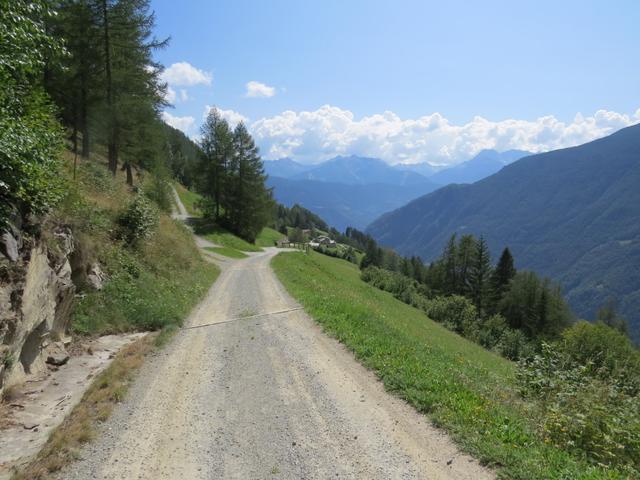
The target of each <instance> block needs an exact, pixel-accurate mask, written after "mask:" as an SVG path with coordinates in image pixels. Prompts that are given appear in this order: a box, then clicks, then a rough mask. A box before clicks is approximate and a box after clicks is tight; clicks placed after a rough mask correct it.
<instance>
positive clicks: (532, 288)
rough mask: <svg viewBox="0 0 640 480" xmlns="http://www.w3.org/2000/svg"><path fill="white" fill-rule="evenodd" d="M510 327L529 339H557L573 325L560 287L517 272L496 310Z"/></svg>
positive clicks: (532, 275) (547, 280)
mask: <svg viewBox="0 0 640 480" xmlns="http://www.w3.org/2000/svg"><path fill="white" fill-rule="evenodd" d="M498 310H499V311H500V313H501V314H502V315H503V316H504V317H505V318H506V319H507V321H508V322H509V326H510V327H511V328H515V329H518V330H522V331H523V332H524V333H525V334H526V335H527V336H528V337H529V338H536V337H543V338H553V337H556V336H557V335H558V334H559V333H560V332H561V331H562V330H564V329H565V328H566V327H568V326H569V325H570V324H571V323H572V321H573V315H572V314H571V311H570V310H569V308H568V306H567V304H566V303H565V301H564V299H563V298H562V294H561V292H560V287H558V286H557V285H554V284H553V283H552V282H551V281H550V280H549V279H542V280H541V279H540V278H539V277H538V276H537V275H536V274H535V273H533V272H525V271H521V272H518V273H517V274H516V275H515V277H514V278H513V280H512V282H511V285H510V287H509V290H508V291H507V292H506V293H505V295H504V298H503V299H502V301H501V302H500V305H499V306H498Z"/></svg>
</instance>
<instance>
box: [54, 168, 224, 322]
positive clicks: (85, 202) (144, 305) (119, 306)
mask: <svg viewBox="0 0 640 480" xmlns="http://www.w3.org/2000/svg"><path fill="white" fill-rule="evenodd" d="M100 163H101V159H100V158H98V157H96V158H94V159H92V160H91V161H89V162H82V163H81V165H80V168H79V170H78V182H77V184H76V185H75V186H74V183H73V182H71V184H70V192H71V193H70V194H69V196H68V198H67V199H66V200H65V202H64V204H63V205H62V206H61V208H60V209H59V210H58V211H57V212H56V213H55V215H54V217H55V218H54V220H53V221H57V222H63V223H67V224H71V225H72V228H73V230H74V232H76V235H78V237H79V240H80V250H81V251H82V255H83V256H85V257H87V258H88V259H93V260H97V261H99V262H100V264H101V265H102V267H103V269H105V271H106V273H107V274H108V276H109V281H108V282H107V283H106V286H105V287H104V289H103V290H101V291H94V290H90V289H86V290H85V291H83V292H82V293H83V294H84V296H83V298H81V299H80V300H79V301H78V302H77V304H76V307H75V309H74V313H73V320H72V328H73V330H74V331H76V332H77V333H82V334H103V333H113V332H122V331H129V330H146V329H158V328H162V327H165V326H168V325H172V324H179V323H181V321H182V319H183V318H184V317H185V316H186V315H187V314H188V313H189V311H190V310H191V309H192V308H193V306H194V305H195V304H196V303H197V302H198V301H199V300H200V299H201V298H202V296H203V295H204V293H205V292H206V291H207V290H208V288H209V286H210V285H211V284H212V283H213V281H214V280H215V278H216V277H217V275H218V273H219V270H218V268H217V267H216V266H214V265H212V264H210V263H207V262H206V261H204V260H203V258H202V256H201V254H200V252H199V250H198V248H197V247H196V245H195V243H194V241H193V237H192V235H191V233H190V232H189V230H188V229H187V228H186V227H184V226H183V225H182V224H180V223H178V222H176V221H174V220H172V219H171V218H169V217H168V216H167V215H165V214H162V215H161V217H160V223H159V226H158V229H157V230H156V232H155V233H154V235H153V236H152V237H151V238H150V239H149V240H148V241H146V242H145V243H144V245H143V246H142V247H141V248H139V249H132V248H128V247H125V246H123V245H122V244H121V243H120V242H118V241H116V240H114V235H113V232H114V231H115V230H116V228H117V226H116V218H117V216H118V213H119V212H120V211H121V209H122V208H123V207H124V206H126V204H127V203H128V202H129V201H130V199H131V198H132V194H131V193H130V191H129V189H128V188H127V186H126V185H125V184H124V179H123V178H122V175H119V176H117V177H116V179H113V178H112V176H111V175H110V174H109V173H108V171H107V170H106V169H105V168H104V166H103V165H101V164H100Z"/></svg>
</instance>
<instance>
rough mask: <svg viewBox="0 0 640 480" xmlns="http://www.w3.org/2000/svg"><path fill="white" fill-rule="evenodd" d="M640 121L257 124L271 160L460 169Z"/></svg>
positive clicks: (311, 117)
mask: <svg viewBox="0 0 640 480" xmlns="http://www.w3.org/2000/svg"><path fill="white" fill-rule="evenodd" d="M637 122H640V109H638V110H637V111H636V112H635V113H634V114H621V113H616V112H611V111H607V110H598V111H597V112H595V114H593V115H591V116H586V117H585V116H583V115H582V114H577V115H576V116H575V118H574V120H573V121H572V122H570V123H565V122H561V121H560V120H558V119H556V118H555V117H554V116H545V117H540V118H538V119H536V120H515V119H509V120H502V121H497V122H496V121H491V120H487V119H485V118H483V117H480V116H477V117H475V118H473V119H472V120H471V121H470V122H468V123H466V124H463V125H454V124H452V123H451V122H449V120H447V119H446V118H444V117H443V116H442V115H441V114H439V113H433V114H431V115H426V116H423V117H420V118H417V119H404V120H403V119H401V118H400V117H399V116H398V115H396V114H395V113H393V112H389V111H387V112H384V113H381V114H375V115H371V116H368V117H363V118H361V119H356V118H355V117H354V115H353V113H351V112H350V111H348V110H344V109H341V108H339V107H334V106H331V105H324V106H322V107H320V108H319V109H317V110H315V111H312V112H306V111H302V112H294V111H285V112H283V113H281V114H280V115H276V116H274V117H270V118H263V119H260V120H258V121H256V122H254V123H253V124H252V125H251V132H252V134H253V135H254V137H255V138H256V141H257V142H258V144H259V145H260V147H261V151H263V152H264V154H265V157H267V158H280V157H292V158H295V159H297V160H300V161H303V162H307V163H314V162H318V161H321V160H325V159H327V158H331V157H333V156H336V155H346V154H357V155H365V156H372V157H379V158H382V159H383V160H385V161H387V162H389V163H400V162H402V163H416V162H424V161H429V162H431V163H433V164H448V165H450V164H455V163H459V162H462V161H465V160H468V159H469V158H471V157H473V156H474V155H475V154H477V153H478V152H479V151H480V150H483V149H486V148H493V149H496V150H500V151H503V150H509V149H522V150H528V151H531V152H541V151H548V150H553V149H557V148H564V147H569V146H574V145H578V144H581V143H585V142H588V141H591V140H594V139H596V138H599V137H603V136H605V135H608V134H610V133H613V132H614V131H616V130H618V129H620V128H622V127H625V126H628V125H631V124H634V123H637Z"/></svg>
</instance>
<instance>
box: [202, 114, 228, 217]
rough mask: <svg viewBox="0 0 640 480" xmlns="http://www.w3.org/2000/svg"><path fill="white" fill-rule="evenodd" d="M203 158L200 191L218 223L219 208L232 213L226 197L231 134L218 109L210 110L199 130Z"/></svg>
mask: <svg viewBox="0 0 640 480" xmlns="http://www.w3.org/2000/svg"><path fill="white" fill-rule="evenodd" d="M201 133H202V140H201V141H200V146H201V148H202V152H203V157H202V162H201V163H200V171H201V172H202V177H201V184H200V190H201V192H202V193H203V194H204V195H205V196H206V197H207V198H208V199H209V200H210V201H211V205H212V208H213V215H214V220H215V221H220V210H221V208H222V209H223V210H224V211H225V212H226V214H229V215H230V214H231V211H232V209H233V208H232V205H231V198H230V197H229V195H230V194H231V192H230V187H231V184H230V182H231V177H232V174H233V172H232V171H231V163H232V160H233V157H234V151H233V149H234V144H233V132H232V131H231V128H230V127H229V123H228V122H227V121H226V120H225V119H224V118H222V116H221V115H220V112H219V111H218V109H217V108H212V109H211V110H210V111H209V114H208V115H207V118H206V119H205V122H204V124H203V125H202V128H201Z"/></svg>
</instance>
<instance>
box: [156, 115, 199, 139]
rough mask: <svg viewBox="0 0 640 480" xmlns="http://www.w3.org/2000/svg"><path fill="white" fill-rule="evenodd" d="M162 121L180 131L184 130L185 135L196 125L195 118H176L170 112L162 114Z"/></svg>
mask: <svg viewBox="0 0 640 480" xmlns="http://www.w3.org/2000/svg"><path fill="white" fill-rule="evenodd" d="M161 115H162V119H163V120H164V121H165V122H166V123H168V124H169V125H171V126H172V127H173V128H177V129H178V130H182V131H183V132H184V133H185V134H188V133H189V131H190V130H191V127H193V124H194V123H195V121H196V120H195V118H193V117H175V116H173V115H171V114H170V113H168V112H162V113H161Z"/></svg>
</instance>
